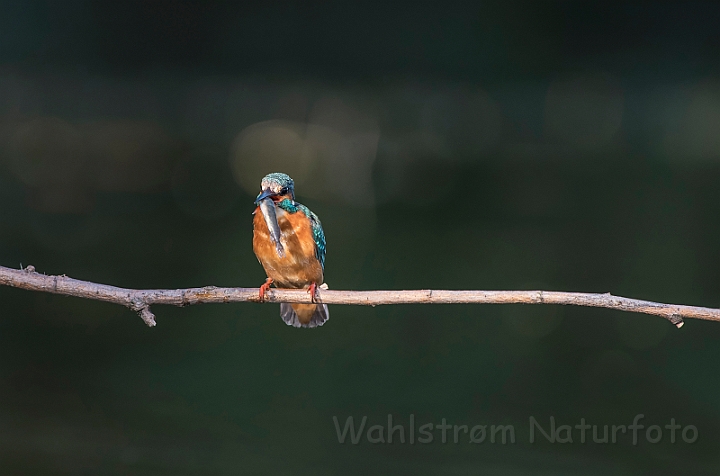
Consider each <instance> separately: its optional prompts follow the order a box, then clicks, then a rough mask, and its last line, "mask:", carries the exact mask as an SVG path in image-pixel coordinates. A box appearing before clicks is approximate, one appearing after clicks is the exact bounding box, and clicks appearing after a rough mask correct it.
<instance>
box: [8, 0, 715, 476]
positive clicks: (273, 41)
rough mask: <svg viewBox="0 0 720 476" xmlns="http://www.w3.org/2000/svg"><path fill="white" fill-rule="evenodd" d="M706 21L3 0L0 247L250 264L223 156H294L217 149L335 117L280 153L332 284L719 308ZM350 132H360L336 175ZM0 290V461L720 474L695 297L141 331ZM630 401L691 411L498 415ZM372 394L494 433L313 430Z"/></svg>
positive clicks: (188, 320)
mask: <svg viewBox="0 0 720 476" xmlns="http://www.w3.org/2000/svg"><path fill="white" fill-rule="evenodd" d="M719 20H720V7H718V6H714V5H713V4H699V3H687V2H678V3H676V4H673V3H669V2H663V3H662V5H653V4H650V3H638V4H632V3H623V4H615V5H613V6H603V5H600V4H592V3H588V2H576V3H570V2H566V3H542V4H540V3H535V2H532V3H530V2H527V3H523V2H503V3H493V4H490V3H482V4H477V3H476V2H467V3H456V2H438V3H436V4H427V3H423V4H420V5H418V4H415V3H412V4H407V5H405V6H394V7H389V6H386V5H382V4H377V5H372V4H364V5H363V6H353V5H351V4H350V3H349V2H348V3H325V2H317V3H314V4H297V3H273V4H272V5H266V4H260V3H258V4H256V5H255V4H243V6H234V5H233V3H226V4H219V3H210V2H189V1H176V2H169V1H168V2H79V1H65V2H22V3H21V2H1V3H0V223H1V226H0V264H2V265H4V266H9V267H19V266H20V264H21V263H22V265H28V264H32V265H34V266H35V267H36V268H37V270H38V271H40V272H44V273H48V274H63V273H65V274H67V275H69V276H72V277H75V278H78V279H85V280H89V281H95V282H101V283H108V284H114V285H118V286H125V287H134V288H149V287H163V288H180V287H194V286H203V285H211V284H212V285H218V286H245V287H249V286H257V285H259V284H260V283H261V282H262V281H263V279H264V274H263V272H262V268H261V267H260V265H259V264H258V263H257V261H256V259H255V257H254V255H253V254H252V249H251V237H252V228H251V215H250V213H251V212H252V211H253V208H254V206H253V203H252V202H253V196H254V193H255V192H256V191H255V190H254V189H250V188H249V187H248V186H247V185H246V186H245V188H243V187H242V186H241V185H239V183H238V182H240V183H243V184H247V183H258V185H259V179H260V178H261V176H262V175H263V174H264V173H267V172H272V171H276V170H275V168H276V167H277V164H278V163H280V164H282V163H283V162H282V161H283V160H290V161H289V162H287V164H288V165H287V167H288V168H287V171H292V170H294V169H293V167H296V166H297V165H296V164H295V162H294V161H293V160H292V159H288V158H287V157H285V158H283V157H279V158H278V157H277V156H275V155H272V154H270V155H271V160H272V161H273V162H272V164H271V165H269V164H266V163H264V162H263V161H262V160H256V161H255V162H253V159H252V157H253V156H252V154H250V156H247V155H244V156H242V157H241V158H238V157H237V155H236V152H234V151H235V149H234V145H233V144H234V140H235V138H236V137H238V134H239V133H240V132H241V131H243V130H247V129H246V128H247V127H250V126H253V124H255V125H257V124H258V123H262V124H265V125H267V124H276V125H280V126H282V127H287V128H288V130H300V131H301V133H300V136H301V137H304V136H303V134H304V133H305V132H302V131H305V129H304V128H305V127H307V124H310V126H313V125H314V124H317V123H318V122H320V123H322V125H323V127H325V129H322V130H323V131H325V132H327V131H331V132H332V134H335V133H337V134H339V136H332V137H335V138H337V137H341V138H343V139H342V140H346V139H347V140H348V141H349V142H342V141H341V144H345V146H347V147H348V148H347V149H342V147H341V148H340V149H333V147H336V145H337V144H335V145H333V144H330V145H328V144H329V143H325V142H323V140H325V139H327V138H328V137H330V135H322V134H321V135H320V136H319V137H320V139H319V143H320V146H322V147H328V148H329V149H328V150H330V152H327V151H326V152H325V154H326V156H324V157H325V158H324V159H322V160H326V162H322V160H321V161H320V162H318V163H319V164H320V165H317V164H316V166H314V167H315V168H310V169H308V170H309V172H307V176H306V177H305V178H304V179H303V180H302V181H298V190H297V193H298V199H299V201H301V202H303V203H305V204H306V205H308V206H309V207H310V208H311V209H312V210H313V211H315V212H316V213H317V214H318V215H319V216H320V218H321V219H322V222H323V225H324V228H325V233H326V236H327V240H328V255H327V265H326V280H327V281H328V283H329V285H330V287H331V288H335V289H416V288H441V289H442V288H445V289H546V290H567V291H584V292H612V293H613V294H617V295H623V296H628V297H635V298H642V299H650V300H657V301H662V302H672V303H683V304H691V305H700V306H709V307H718V306H720V294H719V291H718V290H719V289H720V271H718V269H719V266H718V265H719V264H720V253H719V252H718V248H717V243H718V240H719V239H720V213H719V212H720V191H719V190H718V187H717V181H718V179H720V141H719V140H718V139H717V137H720V70H719V69H718V66H719V62H718V58H719V57H720V56H718V53H720V33H718V32H719V31H720V30H718V28H717V24H718V21H719ZM318 105H320V106H322V107H325V109H323V111H325V112H324V113H323V114H324V115H323V114H320V113H317V111H318V107H320V106H318ZM323 105H325V106H323ZM322 107H320V109H322ZM313 111H315V112H313ZM328 111H329V112H328ZM321 112H322V111H321ZM318 114H319V116H318ZM318 117H320V119H318ZM269 120H274V121H276V122H273V123H263V122H262V121H269ZM323 121H324V122H323ZM253 127H257V126H253ZM293 128H295V129H293ZM298 128H299V129H298ZM283 130H285V129H283ZM308 130H309V129H308ZM308 134H309V133H308ZM328 134H329V132H328ZM358 137H360V138H361V139H362V138H365V139H367V138H369V142H370V143H374V144H375V148H372V147H371V149H372V153H371V154H370V155H369V157H370V161H369V162H367V163H366V164H365V165H366V168H365V169H363V170H364V172H363V171H362V170H361V171H360V172H358V173H357V174H356V171H355V169H354V168H353V167H355V165H354V164H355V163H354V162H353V157H355V156H354V155H353V154H354V153H356V151H357V150H356V149H353V145H352V144H355V142H353V140H354V139H353V138H356V139H357V138H358ZM348 138H349V139H348ZM358 140H360V139H358ZM362 140H364V139H362ZM373 140H374V141H375V142H373ZM271 142H272V141H271ZM361 142H362V141H361ZM363 143H364V142H363ZM292 144H293V143H292V142H291V143H290V146H288V147H289V150H290V152H291V153H292V152H293V147H292ZM348 144H350V145H348ZM315 146H317V143H316V144H315ZM322 147H321V148H322ZM341 149H342V150H344V151H345V152H343V153H347V154H348V155H347V156H342V155H337V154H336V155H333V154H335V153H336V152H337V151H338V150H341ZM272 150H274V149H272V148H271V152H272ZM284 150H285V151H286V152H287V150H288V149H284ZM333 151H334V152H333ZM113 154H115V155H113ZM361 155H362V154H361ZM291 156H292V154H291ZM366 156H368V155H367V154H366V155H365V156H364V157H366ZM248 157H250V158H248ZM328 157H329V158H328ZM338 157H340V158H338ZM343 157H344V158H343ZM347 157H350V159H347ZM346 159H347V160H346ZM343 160H346V161H345V162H343ZM238 161H239V162H238ZM278 161H279V162H278ZM238 164H239V165H238ZM323 164H324V165H323ZM328 164H329V165H328ZM266 165H267V166H266ZM233 167H240V172H238V169H235V174H233ZM323 167H325V168H323ZM333 167H334V168H333ZM248 170H251V171H253V172H252V173H250V172H247V171H248ZM363 174H364V175H363ZM358 177H361V178H362V177H364V179H366V183H365V186H364V188H363V187H360V188H358V185H357V184H358V183H361V182H362V180H361V179H360V178H358ZM234 178H235V179H237V180H234ZM358 190H359V192H358ZM345 192H347V193H345ZM351 192H352V193H351ZM356 193H357V195H354V194H356ZM0 303H1V307H0V309H1V315H0V473H2V474H173V475H175V474H198V475H206V474H305V473H306V474H503V475H515V474H518V475H524V474H528V475H529V474H610V473H612V474H619V475H620V474H653V475H658V474H679V473H682V474H708V475H710V474H718V472H720V457H719V456H718V436H719V433H720V419H719V418H718V416H719V413H718V412H719V411H720V406H719V405H718V391H720V342H719V339H720V324H716V323H710V322H703V321H688V322H686V324H685V326H684V327H683V328H682V329H681V330H676V329H675V328H674V327H673V326H672V325H671V324H669V323H668V322H666V321H665V320H663V319H660V318H657V317H650V316H644V315H635V314H625V313H619V312H614V311H609V310H602V309H589V308H560V307H550V306H467V305H462V306H461V305H458V306H421V305H417V306H387V307H377V308H361V307H349V306H332V307H331V319H330V321H329V322H328V323H327V324H326V325H325V326H324V327H322V328H320V329H315V330H298V329H294V328H289V327H287V326H285V325H284V324H283V323H282V321H281V320H280V318H279V316H278V309H277V307H278V306H277V305H262V306H261V305H255V304H232V305H208V306H197V307H190V308H184V309H180V308H172V307H160V306H157V307H156V308H155V309H154V311H155V313H156V315H157V321H158V326H157V327H156V328H153V329H149V328H147V327H145V326H144V324H143V323H142V321H141V320H140V319H139V318H138V317H137V316H136V315H134V314H133V313H132V312H130V311H129V310H127V309H124V308H121V307H119V306H115V305H110V304H102V303H96V302H91V301H84V300H80V299H74V298H66V297H57V296H51V295H47V294H41V293H31V292H27V291H21V290H14V289H0ZM639 413H642V414H644V415H645V420H643V422H642V423H644V424H645V425H651V424H659V425H665V424H668V423H669V420H670V418H675V419H676V420H677V421H678V422H679V423H680V424H681V425H695V426H696V427H697V428H698V431H699V437H698V440H697V441H696V442H695V443H693V444H687V443H684V442H683V441H682V440H681V439H680V438H678V440H679V441H678V442H676V443H675V444H671V443H670V442H669V437H668V435H667V433H666V435H665V437H664V439H663V441H662V442H661V443H659V444H656V445H652V444H649V443H647V442H646V441H645V439H644V437H641V442H640V444H639V445H637V446H633V445H632V443H631V440H630V437H629V436H628V435H624V436H621V438H620V441H618V443H616V444H606V445H602V444H594V443H585V444H581V443H579V442H578V441H577V439H576V440H575V442H574V443H572V444H564V445H563V444H557V443H556V444H551V443H548V442H546V441H542V440H541V441H536V442H535V443H534V444H530V443H529V442H528V430H529V426H528V418H529V417H530V416H534V417H535V418H537V419H538V420H539V421H540V422H541V423H543V424H544V425H545V426H547V424H548V421H549V418H550V417H551V416H554V417H555V418H556V420H557V422H558V424H570V425H575V424H578V423H579V421H580V418H585V419H586V421H587V422H588V423H590V424H596V425H613V424H615V425H620V424H624V425H627V424H630V423H631V422H632V419H633V417H634V416H635V415H636V414H639ZM388 414H392V415H393V419H394V420H395V421H396V422H400V423H403V424H405V425H406V426H407V421H408V418H409V415H410V414H414V415H415V418H416V421H418V422H420V423H428V422H432V423H440V420H441V419H442V418H446V419H447V420H448V422H449V423H450V424H468V425H475V424H485V425H493V424H495V425H499V424H512V425H515V429H516V438H517V439H516V443H515V444H507V445H500V444H494V445H493V444H490V443H489V442H485V443H483V444H480V445H470V444H468V443H467V438H465V439H463V440H461V442H460V443H458V444H452V443H448V444H442V443H441V442H439V441H438V437H439V436H438V434H437V433H436V438H435V441H434V442H433V443H432V444H427V445H420V444H415V445H412V446H411V445H409V444H404V445H403V444H399V443H397V442H396V443H393V444H391V445H390V444H378V445H372V444H369V443H368V442H367V441H366V440H365V438H363V441H362V442H361V443H360V444H358V445H351V444H348V443H345V444H344V445H341V444H339V443H338V441H337V437H336V434H335V428H334V425H333V421H332V417H333V416H337V417H338V419H339V420H340V421H341V422H343V423H344V421H345V419H346V418H347V417H348V416H354V417H355V418H356V420H359V419H361V418H362V417H363V416H367V417H368V425H370V424H386V422H387V415H388ZM575 435H577V433H575ZM576 438H577V436H576Z"/></svg>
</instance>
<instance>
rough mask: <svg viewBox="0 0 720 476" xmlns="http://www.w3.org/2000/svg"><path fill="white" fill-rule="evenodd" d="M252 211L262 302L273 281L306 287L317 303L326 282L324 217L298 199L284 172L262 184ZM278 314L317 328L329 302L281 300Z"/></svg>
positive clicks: (291, 323)
mask: <svg viewBox="0 0 720 476" xmlns="http://www.w3.org/2000/svg"><path fill="white" fill-rule="evenodd" d="M260 189H261V191H260V194H259V195H258V196H257V198H256V199H255V205H257V208H256V209H255V211H254V212H253V214H254V215H255V217H254V218H253V251H254V252H255V256H257V259H258V261H259V262H260V264H261V265H262V267H263V268H265V274H267V280H266V281H265V284H263V285H262V286H260V301H263V300H264V299H265V294H266V293H267V291H268V290H269V289H270V285H271V284H274V285H275V287H277V288H289V289H307V290H308V292H309V293H310V295H311V296H312V300H313V301H315V298H316V296H317V288H318V287H319V286H323V287H324V288H325V286H324V285H323V278H324V276H323V271H324V268H325V233H324V232H323V229H322V225H321V224H320V219H319V218H318V216H317V215H315V214H314V213H313V212H311V211H310V209H309V208H308V207H306V206H305V205H302V204H300V203H298V202H296V201H295V184H294V182H293V180H292V179H291V178H290V177H289V176H288V175H286V174H283V173H271V174H268V175H266V176H265V177H264V178H263V179H262V181H261V182H260ZM280 317H282V319H283V321H285V323H286V324H287V325H289V326H293V327H318V326H322V325H323V324H324V323H325V322H326V321H327V320H328V319H329V317H330V315H329V313H328V308H327V305H325V304H317V303H316V304H288V303H281V304H280Z"/></svg>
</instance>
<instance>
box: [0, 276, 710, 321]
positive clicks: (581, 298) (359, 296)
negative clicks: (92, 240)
mask: <svg viewBox="0 0 720 476" xmlns="http://www.w3.org/2000/svg"><path fill="white" fill-rule="evenodd" d="M0 285H3V286H11V287H15V288H20V289H27V290H30V291H42V292H48V293H53V294H62V295H65V296H75V297H80V298H85V299H94V300H96V301H105V302H112V303H116V304H122V305H123V306H125V307H128V308H130V309H132V310H133V311H135V312H137V313H138V314H139V315H140V317H141V318H142V319H143V321H145V323H146V324H147V325H148V326H150V327H152V326H154V325H155V315H154V314H153V313H152V311H150V306H151V305H154V304H171V305H174V306H189V305H191V304H201V303H220V302H260V299H259V289H258V288H218V287H215V286H206V287H204V288H189V289H125V288H118V287H115V286H108V285H106V284H96V283H91V282H87V281H80V280H77V279H73V278H69V277H67V276H65V275H62V276H47V275H45V274H40V273H37V272H36V271H35V267H33V266H28V267H27V268H24V269H19V270H18V269H12V268H5V267H3V266H0ZM311 299H312V298H311V296H310V295H309V294H308V293H307V292H306V291H305V290H302V289H271V290H270V291H269V292H268V293H267V295H266V299H265V302H276V303H278V302H289V303H301V304H309V303H311V302H312V300H311ZM317 301H318V302H322V303H324V304H355V305H361V306H376V305H379V304H563V305H573V306H589V307H603V308H607V309H615V310H618V311H628V312H638V313H643V314H652V315H655V316H661V317H664V318H665V319H667V320H669V321H670V322H671V323H673V324H674V325H676V326H677V327H682V325H683V318H690V319H705V320H708V321H716V322H720V309H711V308H706V307H694V306H684V305H677V304H662V303H657V302H652V301H640V300H637V299H628V298H624V297H619V296H613V295H611V294H610V293H606V294H589V293H569V292H558V291H436V290H413V291H330V290H326V289H318V297H317Z"/></svg>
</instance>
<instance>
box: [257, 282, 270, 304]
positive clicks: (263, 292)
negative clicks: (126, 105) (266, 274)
mask: <svg viewBox="0 0 720 476" xmlns="http://www.w3.org/2000/svg"><path fill="white" fill-rule="evenodd" d="M272 283H273V280H272V278H267V279H266V280H265V283H264V284H263V285H262V286H260V302H265V295H266V294H267V292H268V291H270V285H271V284H272Z"/></svg>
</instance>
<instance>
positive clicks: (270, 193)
mask: <svg viewBox="0 0 720 476" xmlns="http://www.w3.org/2000/svg"><path fill="white" fill-rule="evenodd" d="M275 195H277V193H275V192H273V191H272V190H270V189H269V188H266V189H264V190H263V191H262V192H260V195H258V196H257V198H256V199H255V205H260V202H261V201H263V200H265V199H266V198H268V197H274V196H275Z"/></svg>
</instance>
